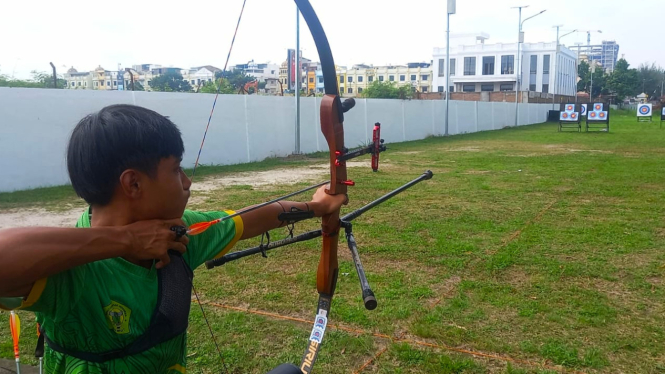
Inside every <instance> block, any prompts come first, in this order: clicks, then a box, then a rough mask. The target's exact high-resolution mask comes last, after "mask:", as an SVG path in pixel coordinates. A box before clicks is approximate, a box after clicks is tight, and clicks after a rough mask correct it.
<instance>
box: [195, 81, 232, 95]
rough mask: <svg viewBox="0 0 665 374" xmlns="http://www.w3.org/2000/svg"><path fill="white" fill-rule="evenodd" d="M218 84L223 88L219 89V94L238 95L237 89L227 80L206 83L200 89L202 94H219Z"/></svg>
mask: <svg viewBox="0 0 665 374" xmlns="http://www.w3.org/2000/svg"><path fill="white" fill-rule="evenodd" d="M217 82H219V84H221V85H222V86H221V87H220V88H219V93H220V94H222V95H233V94H234V93H236V89H235V88H234V87H233V86H232V85H231V84H230V83H229V81H228V80H226V79H219V80H216V81H215V82H205V84H204V85H203V86H201V88H200V89H199V92H200V93H213V94H214V93H217V88H218V86H217Z"/></svg>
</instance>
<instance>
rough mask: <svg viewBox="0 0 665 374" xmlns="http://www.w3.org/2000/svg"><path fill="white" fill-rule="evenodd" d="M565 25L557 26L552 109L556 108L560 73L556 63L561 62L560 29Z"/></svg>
mask: <svg viewBox="0 0 665 374" xmlns="http://www.w3.org/2000/svg"><path fill="white" fill-rule="evenodd" d="M561 26H563V25H556V26H552V27H556V51H555V52H554V87H552V108H554V99H555V97H556V91H557V88H558V86H557V78H558V77H559V72H558V71H557V70H556V62H557V60H559V27H561Z"/></svg>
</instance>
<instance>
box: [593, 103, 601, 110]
mask: <svg viewBox="0 0 665 374" xmlns="http://www.w3.org/2000/svg"><path fill="white" fill-rule="evenodd" d="M593 110H595V111H596V112H599V111H601V110H603V104H602V103H595V104H593Z"/></svg>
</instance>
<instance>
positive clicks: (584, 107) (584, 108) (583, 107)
mask: <svg viewBox="0 0 665 374" xmlns="http://www.w3.org/2000/svg"><path fill="white" fill-rule="evenodd" d="M581 107H582V108H580V115H582V116H586V104H582V105H581Z"/></svg>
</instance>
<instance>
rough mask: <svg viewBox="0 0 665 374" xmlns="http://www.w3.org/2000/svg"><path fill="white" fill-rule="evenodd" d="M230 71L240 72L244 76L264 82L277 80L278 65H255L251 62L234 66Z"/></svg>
mask: <svg viewBox="0 0 665 374" xmlns="http://www.w3.org/2000/svg"><path fill="white" fill-rule="evenodd" d="M231 69H232V70H242V71H243V72H245V74H247V75H249V76H250V77H254V78H256V79H257V80H258V81H260V82H263V81H265V80H266V78H275V79H277V78H279V65H278V64H273V63H270V62H267V63H256V62H254V60H252V61H249V62H248V63H246V64H238V65H235V66H233V67H231Z"/></svg>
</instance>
